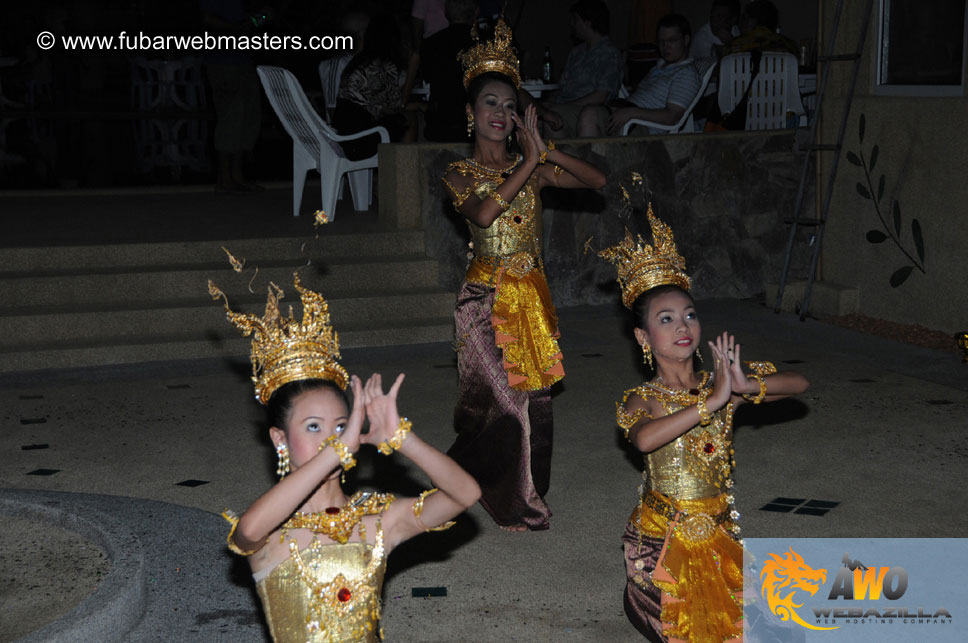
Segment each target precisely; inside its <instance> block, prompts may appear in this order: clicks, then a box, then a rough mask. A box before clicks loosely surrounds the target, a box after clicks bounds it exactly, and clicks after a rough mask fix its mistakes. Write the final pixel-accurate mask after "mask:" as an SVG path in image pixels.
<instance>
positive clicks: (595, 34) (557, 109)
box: [525, 0, 623, 138]
mask: <svg viewBox="0 0 968 643" xmlns="http://www.w3.org/2000/svg"><path fill="white" fill-rule="evenodd" d="M609 21H610V14H609V11H608V7H607V6H606V5H605V3H604V2H602V0H579V1H578V2H576V3H575V4H573V5H572V7H571V30H572V35H573V36H574V37H575V38H576V39H578V40H579V41H581V42H580V44H578V45H575V47H574V48H573V49H572V50H571V51H570V52H569V53H568V59H567V61H566V62H565V68H564V70H562V73H561V78H560V80H559V84H560V85H561V89H559V90H558V92H557V95H556V96H555V99H554V100H555V102H554V103H552V104H550V105H547V106H543V105H540V104H539V105H538V106H537V107H538V116H540V117H541V119H542V120H544V121H545V123H547V124H548V125H549V126H550V128H551V130H552V132H551V133H552V134H553V135H554V136H563V137H566V138H574V137H575V136H576V135H577V134H578V115H579V113H580V112H581V110H582V108H584V107H585V106H587V105H604V104H605V103H606V101H608V100H610V99H613V98H615V97H616V96H617V95H618V90H619V87H620V86H621V84H622V66H623V61H622V52H621V51H619V49H618V47H616V46H615V45H613V44H612V41H611V40H609V38H608V31H609ZM525 101H526V102H527V98H525Z"/></svg>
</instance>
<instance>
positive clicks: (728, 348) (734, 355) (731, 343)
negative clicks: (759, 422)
mask: <svg viewBox="0 0 968 643" xmlns="http://www.w3.org/2000/svg"><path fill="white" fill-rule="evenodd" d="M716 345H717V346H718V347H719V351H720V352H721V353H722V354H723V355H724V356H725V357H726V365H727V367H728V368H729V376H730V380H731V382H732V385H733V393H735V394H737V395H742V394H743V393H749V390H748V389H749V382H747V381H746V373H744V372H743V362H742V360H741V359H740V345H739V344H738V343H736V339H735V338H734V337H733V336H732V335H730V334H729V333H727V332H725V331H724V332H723V334H722V335H720V336H719V337H717V338H716Z"/></svg>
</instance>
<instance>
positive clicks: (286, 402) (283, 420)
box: [266, 380, 350, 431]
mask: <svg viewBox="0 0 968 643" xmlns="http://www.w3.org/2000/svg"><path fill="white" fill-rule="evenodd" d="M320 389H330V390H332V391H333V392H334V393H336V394H337V395H338V396H339V398H340V399H341V400H343V404H345V405H346V409H347V412H348V411H349V408H350V402H349V398H348V397H347V396H346V391H344V390H343V389H341V388H340V387H339V386H337V385H336V384H335V383H334V382H332V381H330V380H296V381H295V382H289V383H288V384H283V385H282V386H280V387H279V388H278V389H276V390H275V391H274V392H273V393H272V397H270V398H269V403H268V404H267V405H266V421H267V422H268V423H269V426H274V427H277V428H279V429H282V430H283V431H285V430H286V425H287V424H288V422H289V416H290V414H291V413H292V406H293V402H295V401H296V398H297V397H299V396H300V395H302V394H303V393H305V392H307V391H317V390H320Z"/></svg>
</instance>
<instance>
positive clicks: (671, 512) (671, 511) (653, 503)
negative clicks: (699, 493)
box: [642, 491, 729, 525]
mask: <svg viewBox="0 0 968 643" xmlns="http://www.w3.org/2000/svg"><path fill="white" fill-rule="evenodd" d="M642 504H643V505H645V506H646V507H648V508H649V509H651V510H652V511H654V512H656V513H657V514H660V515H662V516H665V517H666V518H668V519H669V520H675V519H676V516H677V515H679V514H682V516H683V517H686V516H689V513H688V512H685V511H680V510H678V509H676V508H675V507H674V506H673V505H672V503H671V502H666V501H665V500H663V499H662V498H660V497H659V496H658V495H656V493H655V492H654V491H650V492H649V493H647V494H646V496H645V497H644V498H642ZM694 515H703V516H707V515H708V514H694ZM709 517H710V518H711V519H712V520H713V521H714V522H715V523H716V524H717V525H721V524H723V523H724V522H726V521H727V520H729V510H728V509H727V510H725V511H721V512H720V513H718V514H716V515H715V516H709Z"/></svg>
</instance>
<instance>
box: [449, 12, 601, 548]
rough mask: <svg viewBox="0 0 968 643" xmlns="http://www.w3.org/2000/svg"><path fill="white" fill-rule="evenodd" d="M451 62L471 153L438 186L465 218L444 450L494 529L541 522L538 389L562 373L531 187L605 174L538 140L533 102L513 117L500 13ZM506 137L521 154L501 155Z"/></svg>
mask: <svg viewBox="0 0 968 643" xmlns="http://www.w3.org/2000/svg"><path fill="white" fill-rule="evenodd" d="M475 38H476V34H475ZM462 62H463V66H464V70H465V72H464V86H465V87H466V88H467V93H468V100H469V102H468V104H467V106H466V113H467V133H468V135H469V136H473V138H474V154H473V155H472V156H471V157H470V158H466V159H463V160H461V161H457V162H456V163H452V164H451V165H450V166H449V167H448V168H447V173H446V174H445V176H444V184H445V185H446V187H447V189H448V191H449V192H450V196H451V198H452V199H453V202H454V207H455V208H457V211H458V212H459V213H460V214H461V215H463V216H464V218H465V219H466V220H467V225H468V227H469V228H470V233H471V243H472V247H473V251H474V259H473V261H472V262H471V264H470V266H469V267H468V269H467V276H466V278H465V281H464V284H463V286H462V287H461V290H460V292H459V293H458V295H457V310H456V311H455V314H454V317H455V321H456V326H457V343H458V347H459V348H458V357H457V367H458V374H459V377H460V392H459V397H458V401H457V408H456V410H455V411H454V422H455V425H456V428H457V431H458V436H457V440H456V442H455V443H454V445H453V446H452V447H451V448H450V451H449V452H448V453H449V455H450V456H451V457H453V458H454V459H455V460H456V461H457V462H458V463H460V465H461V466H463V467H464V468H465V469H467V471H469V472H470V473H471V475H473V476H474V478H475V479H476V480H477V481H478V482H479V483H480V485H481V489H482V491H483V497H482V499H481V504H482V505H483V506H484V508H485V509H486V510H487V511H488V513H490V514H491V517H492V518H494V521H495V522H496V523H497V524H498V525H501V526H502V527H504V528H505V529H507V530H510V531H524V530H527V529H533V530H539V529H547V528H548V526H549V518H550V517H551V511H550V510H549V509H548V506H547V505H546V504H545V501H544V496H545V494H546V493H547V492H548V487H549V484H550V478H551V442H552V427H553V423H552V414H551V393H550V391H549V389H550V387H551V385H552V384H554V383H555V382H557V381H558V380H560V379H561V378H562V377H563V376H564V374H565V372H564V369H563V367H562V364H561V359H562V355H561V351H560V350H559V348H558V342H557V337H558V319H557V316H556V314H555V309H554V306H553V305H552V303H551V294H550V293H549V291H548V283H547V281H546V280H545V275H544V266H543V263H542V259H541V249H542V242H541V197H540V191H541V189H542V188H544V187H548V186H554V187H560V188H600V187H602V186H604V185H605V176H604V175H603V174H602V173H601V172H600V171H599V170H598V169H597V168H595V167H593V166H592V165H590V164H589V163H586V162H585V161H582V160H580V159H577V158H575V157H573V156H570V155H568V154H565V153H564V152H562V151H561V150H558V149H555V145H554V144H553V143H552V142H551V141H544V140H542V139H541V136H540V134H539V133H538V119H537V116H536V113H535V109H534V107H533V106H530V107H528V108H527V110H525V112H524V114H523V115H521V114H519V113H518V90H519V87H520V85H521V77H520V73H519V71H518V60H517V58H516V57H515V54H514V51H513V49H512V48H511V31H510V29H509V28H508V27H507V25H506V24H505V23H504V21H503V20H501V21H499V22H498V24H497V27H496V29H495V37H494V40H493V41H490V42H487V43H479V44H478V45H477V46H475V47H474V48H472V49H470V50H469V51H466V52H464V53H463V54H462ZM512 133H515V134H516V136H517V142H518V145H519V146H520V147H521V150H522V154H512V153H511V152H510V151H509V145H510V137H511V134H512Z"/></svg>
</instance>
